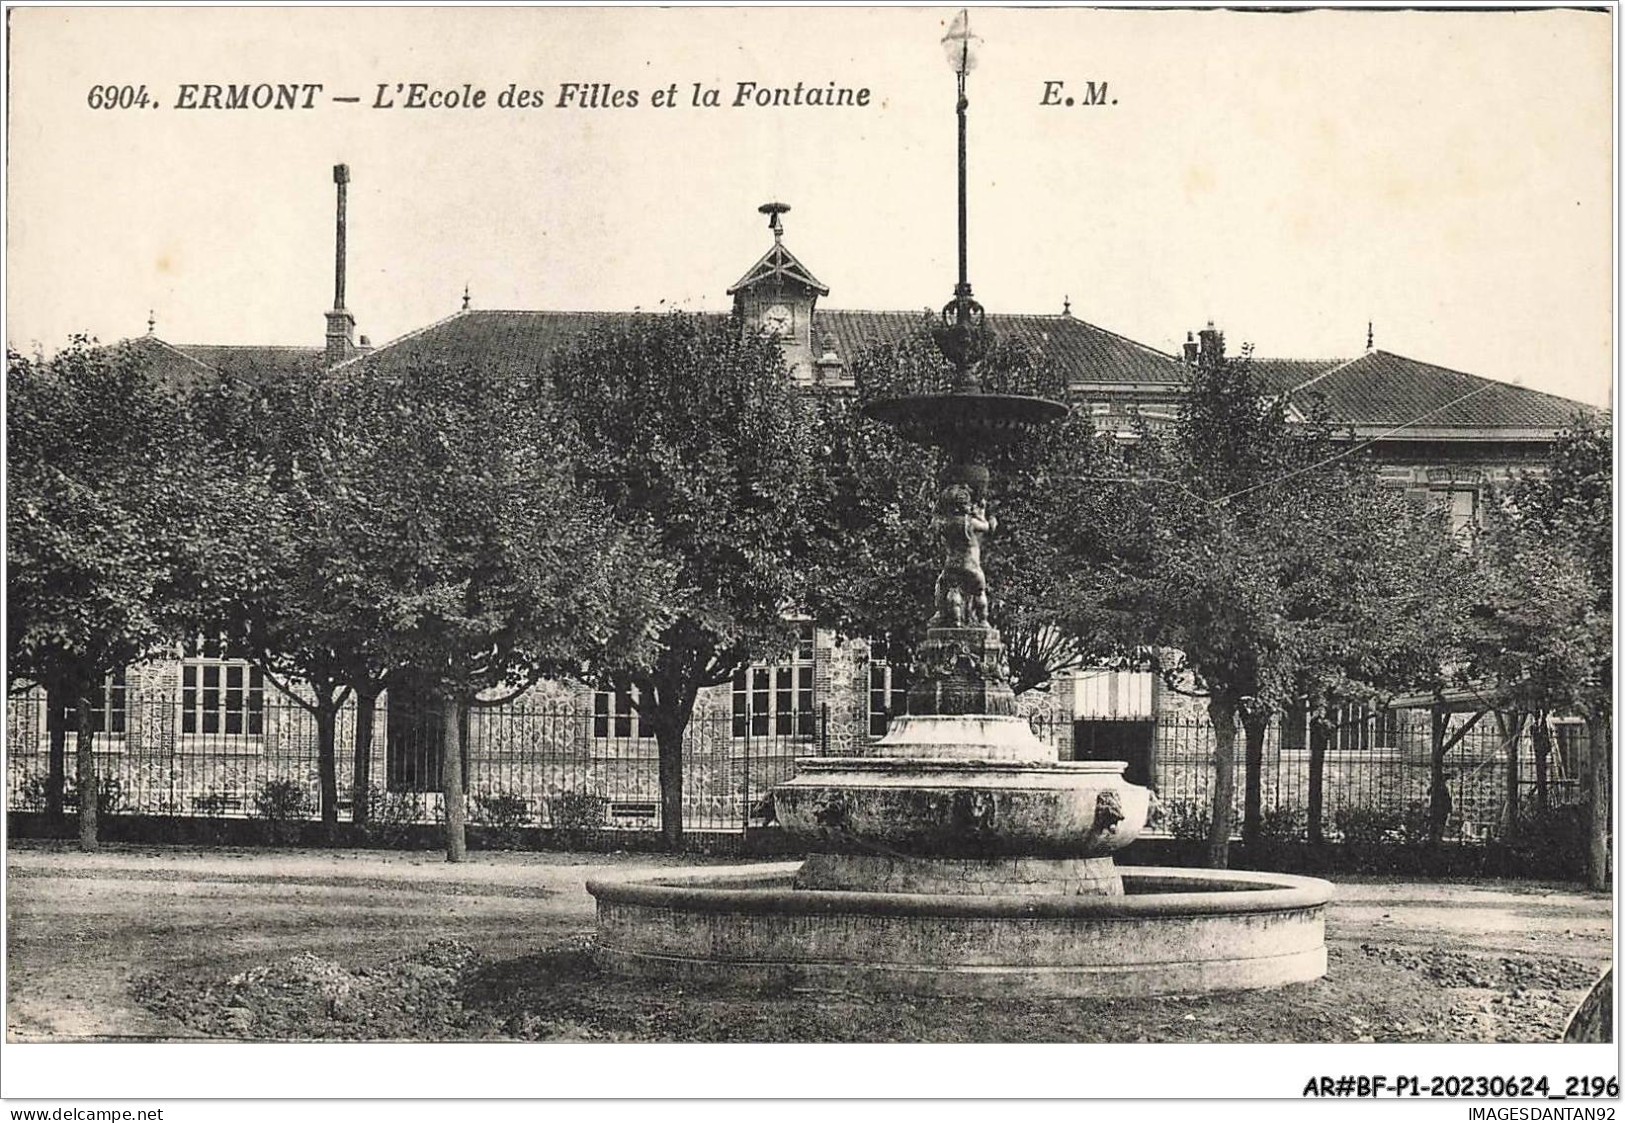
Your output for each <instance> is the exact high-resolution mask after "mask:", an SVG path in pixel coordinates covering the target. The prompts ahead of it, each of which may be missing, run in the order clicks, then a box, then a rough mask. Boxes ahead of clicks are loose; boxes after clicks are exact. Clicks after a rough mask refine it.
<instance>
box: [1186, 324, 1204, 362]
mask: <svg viewBox="0 0 1625 1123" xmlns="http://www.w3.org/2000/svg"><path fill="white" fill-rule="evenodd" d="M1199 354H1201V344H1199V343H1197V342H1196V333H1195V332H1194V331H1188V332H1186V333H1185V365H1186V366H1188V367H1193V366H1195V365H1196V357H1197V356H1198V355H1199Z"/></svg>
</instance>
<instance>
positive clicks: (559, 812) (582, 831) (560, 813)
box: [547, 792, 609, 846]
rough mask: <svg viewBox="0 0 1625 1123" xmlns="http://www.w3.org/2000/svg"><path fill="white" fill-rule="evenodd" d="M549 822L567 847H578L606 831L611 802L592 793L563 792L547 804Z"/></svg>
mask: <svg viewBox="0 0 1625 1123" xmlns="http://www.w3.org/2000/svg"><path fill="white" fill-rule="evenodd" d="M547 810H548V821H549V822H551V823H552V825H553V829H554V830H555V831H557V832H558V836H559V838H561V839H562V840H564V842H565V844H566V845H572V846H573V845H577V844H579V843H580V842H582V841H584V839H585V836H586V835H588V834H590V833H591V832H593V831H601V830H603V829H604V823H605V822H606V820H607V818H608V813H609V800H607V799H605V798H604V797H603V796H601V795H593V794H592V793H590V792H561V793H560V794H558V795H556V796H554V797H553V798H552V799H550V800H548V802H547Z"/></svg>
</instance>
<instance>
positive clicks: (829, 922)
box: [587, 15, 1331, 996]
mask: <svg viewBox="0 0 1625 1123" xmlns="http://www.w3.org/2000/svg"><path fill="white" fill-rule="evenodd" d="M944 43H945V45H946V46H947V47H948V48H949V58H950V61H952V62H953V63H954V69H955V71H956V73H957V74H958V76H959V102H958V117H959V171H960V176H959V186H960V194H959V208H960V209H959V226H960V230H959V235H960V237H959V283H958V284H957V285H956V286H955V289H954V298H953V300H952V301H951V302H950V303H949V304H948V306H947V307H945V308H944V309H943V311H942V316H941V320H940V323H939V324H938V326H937V327H936V329H935V330H934V335H935V338H936V342H937V346H938V348H939V349H940V350H941V352H942V354H943V356H944V357H945V358H946V360H947V362H948V364H949V365H950V367H951V368H952V371H953V375H952V379H951V382H950V385H949V387H948V389H947V392H945V393H922V394H913V395H904V396H899V397H893V398H886V399H881V400H878V401H874V402H871V403H870V404H869V405H868V406H867V407H866V412H867V413H868V414H869V415H870V416H871V417H873V418H874V419H876V420H878V421H881V422H884V423H886V424H889V425H891V426H893V427H895V428H896V429H897V430H898V431H899V432H900V433H901V434H902V435H903V436H905V437H906V438H908V439H910V440H913V441H917V442H920V443H923V444H928V445H932V446H935V447H937V448H939V449H941V450H942V452H943V454H944V456H943V459H944V463H945V467H944V469H943V473H942V478H941V482H940V493H939V497H938V501H937V509H936V515H935V519H934V523H933V525H934V528H935V532H936V535H937V538H938V541H939V544H940V546H941V549H942V551H943V567H942V573H941V575H940V576H939V577H938V579H937V584H936V594H935V614H934V615H933V616H932V617H931V620H930V623H929V627H928V629H927V631H926V636H925V639H924V641H923V642H922V643H921V644H920V645H919V648H918V650H917V653H916V660H915V666H914V679H913V681H914V685H913V686H912V687H911V688H910V689H909V692H908V713H907V714H906V715H905V716H902V717H899V718H896V719H894V720H893V721H892V723H891V726H890V728H889V729H888V730H887V732H886V735H885V736H884V737H883V738H881V739H880V740H879V741H877V742H875V743H874V744H873V745H871V746H869V748H868V751H867V752H866V753H865V754H864V755H857V756H843V757H813V758H809V759H805V760H801V761H798V762H797V764H798V769H799V770H798V772H797V774H796V776H795V777H794V778H793V779H791V780H790V781H788V782H787V783H784V784H781V785H779V787H777V788H776V789H775V790H774V793H773V799H774V808H775V812H776V814H777V817H778V820H779V823H780V825H781V826H782V828H783V830H784V832H785V833H786V834H787V835H788V836H789V837H790V838H791V839H792V840H794V841H795V842H796V843H798V844H800V845H801V846H802V847H803V848H804V849H805V850H806V851H807V852H808V856H807V858H806V860H805V861H804V862H802V863H799V864H788V865H785V864H780V865H769V866H756V867H751V868H750V869H749V870H746V871H739V870H734V871H723V872H710V873H706V874H700V875H695V876H671V875H664V876H657V877H653V878H642V879H632V880H623V881H593V882H589V883H588V885H587V888H588V890H589V891H590V892H591V893H592V894H593V896H594V897H596V898H597V902H598V955H599V958H600V961H601V963H602V964H603V965H604V966H605V968H606V969H608V970H611V971H614V972H617V973H622V974H628V975H635V976H641V977H654V978H664V979H672V980H680V981H687V982H702V983H743V984H748V985H758V986H761V985H766V986H776V985H796V986H806V987H814V988H817V987H830V988H839V989H864V990H870V991H877V992H887V991H894V992H909V993H920V994H978V995H990V996H992V995H1000V996H1010V995H1018V994H1030V995H1140V994H1168V993H1197V992H1204V991H1217V990H1233V989H1239V988H1247V987H1258V986H1272V985H1278V984H1282V983H1289V982H1301V981H1306V980H1310V979H1315V978H1319V977H1320V976H1321V975H1323V974H1324V973H1325V971H1326V951H1325V945H1324V920H1323V909H1324V905H1325V902H1326V900H1327V899H1328V897H1329V895H1330V889H1331V887H1330V886H1329V885H1328V884H1327V883H1326V882H1323V881H1318V880H1315V879H1313V878H1302V877H1289V876H1286V875H1280V874H1253V873H1241V872H1232V871H1211V870H1183V869H1161V868H1153V867H1128V868H1125V869H1119V868H1118V867H1117V865H1116V863H1115V862H1114V860H1113V858H1112V854H1113V852H1115V851H1117V850H1119V849H1121V848H1122V847H1124V846H1126V845H1128V844H1129V843H1130V842H1132V841H1133V840H1134V839H1135V838H1136V837H1138V836H1139V834H1140V832H1141V830H1142V829H1143V828H1144V826H1145V824H1146V818H1147V815H1148V812H1149V808H1150V793H1149V792H1148V791H1147V790H1146V789H1145V788H1142V787H1139V786H1136V785H1134V784H1130V783H1128V782H1127V781H1126V780H1125V779H1124V778H1123V772H1124V769H1125V768H1126V764H1125V763H1124V762H1122V761H1061V760H1058V759H1057V757H1056V752H1055V750H1054V749H1052V748H1050V747H1048V746H1046V745H1045V744H1044V743H1043V742H1041V741H1040V740H1039V739H1038V738H1037V737H1036V736H1034V735H1033V732H1032V729H1031V727H1030V725H1029V724H1028V722H1027V720H1026V719H1024V718H1022V717H1020V716H1019V715H1018V714H1017V712H1016V702H1015V695H1014V693H1013V692H1012V690H1011V687H1010V672H1009V664H1008V659H1007V657H1006V653H1005V649H1004V645H1003V643H1002V641H1001V639H1000V637H999V633H998V630H997V629H996V628H994V627H992V626H991V625H990V624H989V623H988V589H987V581H986V578H985V577H984V575H983V572H982V566H981V549H982V543H983V541H984V539H985V538H987V537H989V536H994V535H996V532H997V526H998V521H997V518H996V516H995V514H994V513H992V512H990V511H989V510H988V470H987V468H986V467H985V466H984V463H983V461H984V459H985V458H986V457H987V454H988V453H989V452H991V451H993V450H994V449H996V448H997V447H999V446H1000V445H1004V444H1007V443H1010V442H1019V441H1021V440H1022V439H1023V438H1024V437H1027V436H1030V435H1031V434H1032V432H1033V431H1034V430H1035V429H1036V428H1038V427H1039V426H1042V425H1045V424H1050V423H1053V422H1055V421H1057V420H1059V419H1060V418H1061V417H1063V416H1065V414H1066V412H1067V407H1066V405H1064V404H1063V403H1061V402H1056V401H1051V400H1049V399H1046V398H1041V397H1033V396H1026V395H1021V394H1002V393H988V392H986V391H985V390H984V388H983V385H982V381H981V379H980V377H979V376H978V370H977V367H978V363H979V362H980V361H981V360H982V359H983V357H984V356H985V354H986V353H987V350H988V347H989V344H990V342H991V333H990V332H989V331H988V329H987V326H986V322H985V315H984V313H983V310H982V308H981V306H980V305H979V304H977V303H976V301H975V299H974V298H973V297H972V295H971V287H970V283H969V281H968V279H967V277H966V254H965V244H966V243H965V113H966V104H967V103H966V99H965V76H966V73H967V72H968V71H969V69H970V66H971V62H972V55H971V43H972V37H971V36H970V35H969V33H968V31H967V30H966V28H965V17H964V16H963V15H961V17H960V20H959V21H958V22H956V24H955V25H954V29H953V30H951V31H950V32H949V35H948V37H947V38H946V39H945V40H944Z"/></svg>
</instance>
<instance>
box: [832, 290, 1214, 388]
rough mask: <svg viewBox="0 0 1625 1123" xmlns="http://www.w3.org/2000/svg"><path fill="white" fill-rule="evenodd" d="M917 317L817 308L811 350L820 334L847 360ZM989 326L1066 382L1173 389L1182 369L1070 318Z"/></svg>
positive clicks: (1004, 320)
mask: <svg viewBox="0 0 1625 1123" xmlns="http://www.w3.org/2000/svg"><path fill="white" fill-rule="evenodd" d="M932 314H933V313H927V312H925V311H924V310H921V311H919V312H857V311H850V312H849V311H845V310H842V309H820V310H819V311H817V312H815V313H814V314H813V344H814V347H813V350H814V351H817V350H818V342H819V339H820V337H821V335H822V333H824V332H825V331H828V332H830V333H832V334H833V335H834V336H835V342H836V353H837V354H839V355H840V356H841V357H842V358H844V359H850V358H851V357H852V356H854V355H856V354H857V353H858V352H859V351H861V350H862V349H863V347H864V346H865V345H866V344H868V343H871V342H877V341H878V342H885V341H889V340H895V339H901V338H902V337H904V336H906V335H908V334H909V333H911V332H913V331H916V330H918V329H919V327H920V325H921V323H922V321H923V320H924V319H925V317H926V316H927V315H932ZM987 324H988V327H990V328H992V329H993V331H994V332H995V333H996V334H998V335H1000V336H1003V337H1012V338H1015V339H1019V340H1021V341H1022V342H1024V343H1026V344H1027V345H1028V346H1029V347H1032V348H1034V349H1035V350H1041V351H1043V352H1045V353H1046V354H1047V355H1049V356H1050V358H1052V359H1053V360H1054V361H1055V362H1056V363H1058V364H1059V365H1061V366H1062V367H1063V368H1065V369H1066V371H1067V381H1068V382H1070V383H1079V382H1091V383H1093V382H1118V383H1160V384H1165V385H1169V386H1177V385H1178V384H1179V383H1180V382H1182V381H1184V378H1185V369H1184V367H1183V366H1181V365H1180V362H1179V360H1178V359H1176V358H1174V357H1173V356H1172V355H1168V354H1164V353H1163V352H1161V351H1158V350H1157V349H1156V348H1154V347H1147V346H1146V345H1145V344H1143V343H1136V342H1134V341H1133V340H1132V339H1127V338H1125V337H1123V336H1121V335H1118V334H1116V333H1115V332H1110V331H1107V330H1106V329H1105V328H1098V327H1096V326H1095V325H1094V324H1090V323H1085V322H1084V321H1083V320H1080V319H1077V318H1076V317H1074V316H1011V315H1000V314H998V313H989V314H988V317H987Z"/></svg>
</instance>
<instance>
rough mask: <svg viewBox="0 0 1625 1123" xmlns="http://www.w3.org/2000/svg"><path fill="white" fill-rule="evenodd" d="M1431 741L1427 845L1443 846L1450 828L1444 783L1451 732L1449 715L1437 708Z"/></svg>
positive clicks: (1448, 787)
mask: <svg viewBox="0 0 1625 1123" xmlns="http://www.w3.org/2000/svg"><path fill="white" fill-rule="evenodd" d="M1431 717H1432V720H1431V722H1430V725H1431V727H1432V728H1431V733H1432V740H1431V742H1430V744H1429V752H1428V845H1429V846H1438V845H1440V844H1441V843H1443V842H1444V832H1445V828H1446V827H1447V826H1449V824H1450V810H1451V808H1450V785H1449V784H1448V783H1446V781H1445V775H1444V757H1445V752H1446V749H1445V734H1446V733H1448V732H1449V730H1450V711H1449V710H1447V709H1446V708H1445V707H1444V706H1434V707H1433V713H1432V715H1431Z"/></svg>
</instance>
